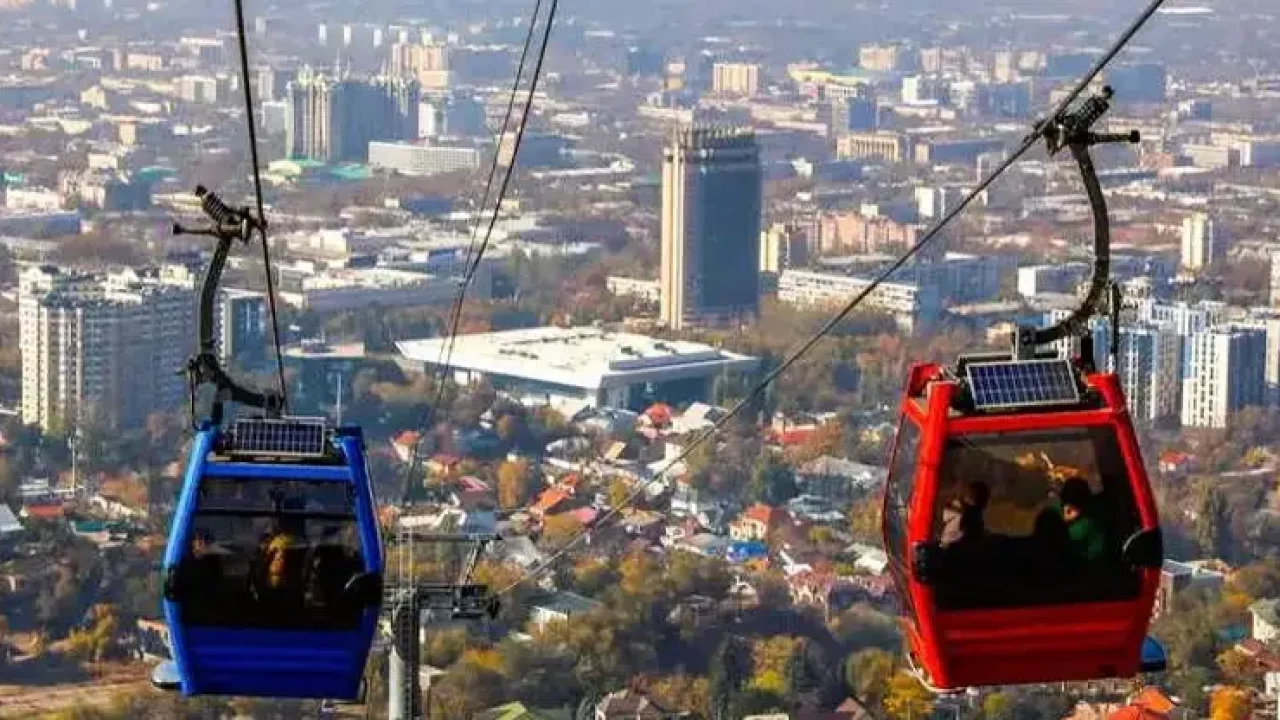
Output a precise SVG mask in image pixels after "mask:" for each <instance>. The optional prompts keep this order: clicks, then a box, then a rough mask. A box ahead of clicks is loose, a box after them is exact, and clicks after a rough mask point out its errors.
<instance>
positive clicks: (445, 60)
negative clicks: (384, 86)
mask: <svg viewBox="0 0 1280 720" xmlns="http://www.w3.org/2000/svg"><path fill="white" fill-rule="evenodd" d="M390 59H391V68H390V69H391V73H392V74H394V75H400V76H406V77H412V78H416V79H417V81H418V83H419V84H420V85H421V86H422V87H424V88H431V89H437V90H438V89H442V88H446V87H448V86H449V47H448V46H447V45H444V44H441V43H408V42H406V43H395V44H393V45H392V46H391V58H390Z"/></svg>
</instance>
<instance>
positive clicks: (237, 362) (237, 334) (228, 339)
mask: <svg viewBox="0 0 1280 720" xmlns="http://www.w3.org/2000/svg"><path fill="white" fill-rule="evenodd" d="M270 322H271V318H270V316H269V315H268V310H267V297H266V295H264V294H262V293H260V292H254V291H252V290H237V289H234V288H223V289H222V290H220V291H219V294H218V306H217V312H216V314H215V315H214V337H215V338H216V339H217V342H218V360H219V361H220V362H221V363H222V364H223V366H224V367H228V368H229V367H233V366H234V367H237V368H241V369H245V370H254V369H257V368H260V367H262V366H263V365H264V364H265V363H266V359H267V325H268V324H269V323H270Z"/></svg>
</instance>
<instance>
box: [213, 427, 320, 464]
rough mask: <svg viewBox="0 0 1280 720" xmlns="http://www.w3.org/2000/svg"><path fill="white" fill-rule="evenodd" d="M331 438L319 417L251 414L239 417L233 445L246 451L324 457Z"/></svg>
mask: <svg viewBox="0 0 1280 720" xmlns="http://www.w3.org/2000/svg"><path fill="white" fill-rule="evenodd" d="M328 440H329V438H328V426H327V425H326V424H325V421H324V420H323V419H320V418H286V419H278V420H277V419H267V418H249V419H240V420H236V424H235V427H234V429H233V430H232V443H231V447H232V452H235V453H238V454H244V455H287V456H293V457H321V456H323V455H324V454H325V453H326V451H327V450H328V448H329V442H328Z"/></svg>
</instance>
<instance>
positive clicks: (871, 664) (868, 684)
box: [845, 648, 897, 708]
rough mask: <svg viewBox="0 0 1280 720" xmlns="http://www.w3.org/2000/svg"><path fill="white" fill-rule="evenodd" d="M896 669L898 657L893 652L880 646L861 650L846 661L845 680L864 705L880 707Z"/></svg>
mask: <svg viewBox="0 0 1280 720" xmlns="http://www.w3.org/2000/svg"><path fill="white" fill-rule="evenodd" d="M896 669H897V658H896V657H895V656H894V655H893V654H892V653H890V652H887V651H885V650H880V649H878V648H870V649H867V650H860V651H858V652H856V653H854V654H853V655H851V656H850V657H849V660H848V662H846V663H845V682H846V683H848V685H849V690H850V691H851V692H852V693H853V696H854V697H856V698H857V699H858V700H859V701H861V702H862V703H863V704H864V705H866V706H867V707H872V708H875V707H880V706H881V704H882V703H883V702H884V698H885V693H886V692H887V691H888V688H889V681H890V680H891V679H892V678H893V676H894V672H895V671H896Z"/></svg>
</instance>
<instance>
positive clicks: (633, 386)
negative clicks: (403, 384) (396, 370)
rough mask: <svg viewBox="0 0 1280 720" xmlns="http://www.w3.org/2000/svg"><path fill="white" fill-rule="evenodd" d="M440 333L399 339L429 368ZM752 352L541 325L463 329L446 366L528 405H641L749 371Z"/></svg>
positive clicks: (701, 393)
mask: <svg viewBox="0 0 1280 720" xmlns="http://www.w3.org/2000/svg"><path fill="white" fill-rule="evenodd" d="M445 341H446V339H445V338H436V339H430V340H406V341H402V342H399V343H397V344H396V346H397V348H398V349H399V350H400V353H401V354H402V355H403V356H404V357H405V359H406V360H408V361H409V362H410V363H412V364H413V365H414V366H417V367H422V368H424V369H426V370H428V371H430V370H431V369H432V368H433V367H434V366H435V365H436V363H437V362H438V361H439V358H440V357H441V353H440V350H441V344H442V343H444V342H445ZM758 365H759V360H758V359H757V358H753V357H749V356H746V355H739V354H737V353H732V352H728V351H727V350H722V349H720V348H715V347H712V346H710V345H703V344H701V343H693V342H684V341H676V340H659V339H656V338H651V337H647V336H645V335H637V334H632V333H616V332H610V331H608V330H603V329H600V328H593V327H578V328H559V327H541V328H528V329H524V330H509V331H506V332H496V333H481V334H476V335H463V336H460V337H458V338H457V340H456V341H455V344H454V346H453V355H452V360H451V362H450V366H451V367H452V368H453V372H454V378H455V380H456V381H457V382H459V383H473V382H477V381H479V380H481V379H486V380H488V381H489V382H491V383H492V384H493V385H494V387H496V388H498V389H501V390H506V391H508V392H511V393H512V394H514V395H516V396H518V397H521V398H522V399H523V401H524V402H525V403H526V404H530V405H539V404H541V405H556V406H558V405H571V404H577V405H579V406H580V405H581V404H582V403H583V402H584V401H585V402H587V403H590V404H592V405H595V406H597V407H618V408H628V409H631V410H642V409H644V408H645V407H646V406H648V405H649V404H651V403H653V402H658V401H662V402H667V403H675V404H679V403H686V402H693V401H706V400H708V399H709V398H710V395H711V388H712V383H713V381H714V380H715V379H716V378H719V377H721V376H722V375H725V374H726V373H741V372H751V371H753V370H755V369H756V368H757V366H758Z"/></svg>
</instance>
